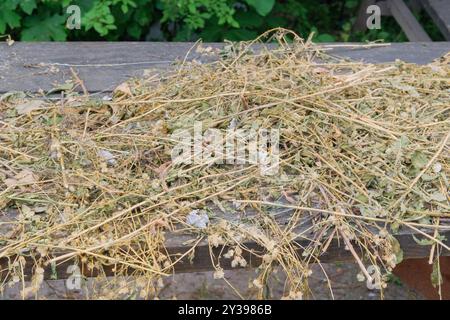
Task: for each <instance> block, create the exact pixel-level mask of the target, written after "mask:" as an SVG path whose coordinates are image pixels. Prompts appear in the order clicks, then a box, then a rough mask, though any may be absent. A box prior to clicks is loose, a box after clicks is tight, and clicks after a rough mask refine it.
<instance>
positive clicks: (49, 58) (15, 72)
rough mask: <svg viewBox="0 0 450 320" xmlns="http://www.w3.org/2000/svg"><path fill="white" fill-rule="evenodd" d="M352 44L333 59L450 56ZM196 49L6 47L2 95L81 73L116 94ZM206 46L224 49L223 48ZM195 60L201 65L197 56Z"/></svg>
mask: <svg viewBox="0 0 450 320" xmlns="http://www.w3.org/2000/svg"><path fill="white" fill-rule="evenodd" d="M351 45H352V44H349V43H346V44H339V43H336V44H333V46H334V47H333V49H332V50H330V51H329V52H330V53H333V54H336V55H339V56H341V57H348V58H351V59H356V60H362V61H365V62H369V63H380V62H389V61H394V60H395V59H400V60H404V61H406V62H412V63H418V64H425V63H428V62H431V61H432V60H433V59H436V58H438V57H440V56H442V55H444V54H446V53H447V52H449V51H450V42H429V43H392V44H391V45H387V46H376V47H371V48H367V47H364V46H358V45H357V44H355V47H352V46H351ZM192 46H193V43H157V42H120V43H117V42H116V43H113V42H102V43H99V42H89V43H86V42H70V43H57V42H49V43H21V42H16V43H15V44H14V45H13V46H10V47H9V46H8V45H7V44H6V43H0V93H4V92H8V91H29V92H37V91H38V90H39V89H42V90H44V91H49V90H51V89H52V88H53V87H54V86H55V85H56V84H62V83H64V82H65V81H67V80H70V79H72V74H71V72H70V67H72V68H73V69H75V70H76V71H77V72H78V74H79V77H80V78H81V79H82V80H83V81H84V83H85V85H86V87H87V89H88V90H89V92H91V93H96V92H111V91H112V90H113V89H114V88H115V87H116V86H117V85H118V84H120V83H122V82H124V81H125V80H127V79H128V78H130V77H135V76H142V75H143V73H144V71H145V70H148V69H155V70H159V71H163V70H167V68H169V67H170V65H171V64H172V63H173V62H174V61H176V60H181V59H183V58H184V56H185V55H186V54H187V52H188V51H189V49H190V48H191V47H192ZM204 46H212V47H215V48H222V47H223V44H218V43H212V44H211V43H205V44H204ZM189 59H200V60H203V61H205V59H204V58H202V57H200V55H199V54H197V53H196V52H195V50H192V52H191V53H190V54H189Z"/></svg>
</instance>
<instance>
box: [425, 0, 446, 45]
mask: <svg viewBox="0 0 450 320" xmlns="http://www.w3.org/2000/svg"><path fill="white" fill-rule="evenodd" d="M422 5H423V6H424V7H425V10H427V12H428V14H429V15H430V16H431V18H432V19H433V21H434V22H435V23H436V25H437V27H438V28H439V30H440V31H441V33H442V35H443V36H444V38H445V39H446V40H449V41H450V1H449V0H423V1H422Z"/></svg>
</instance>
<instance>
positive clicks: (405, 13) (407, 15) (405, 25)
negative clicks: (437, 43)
mask: <svg viewBox="0 0 450 320" xmlns="http://www.w3.org/2000/svg"><path fill="white" fill-rule="evenodd" d="M387 4H388V7H389V10H390V11H391V14H392V15H393V16H394V18H395V20H397V22H398V24H399V25H400V26H401V27H402V29H403V31H404V32H405V34H406V36H407V37H408V39H409V41H417V42H427V41H431V38H430V37H429V36H428V34H427V33H426V32H425V30H423V28H422V26H421V25H420V23H419V22H418V21H417V20H416V18H415V17H414V15H413V14H412V12H411V10H409V8H408V6H407V5H406V4H405V2H403V0H389V1H388V2H387Z"/></svg>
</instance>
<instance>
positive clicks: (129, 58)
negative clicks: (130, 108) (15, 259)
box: [0, 42, 450, 279]
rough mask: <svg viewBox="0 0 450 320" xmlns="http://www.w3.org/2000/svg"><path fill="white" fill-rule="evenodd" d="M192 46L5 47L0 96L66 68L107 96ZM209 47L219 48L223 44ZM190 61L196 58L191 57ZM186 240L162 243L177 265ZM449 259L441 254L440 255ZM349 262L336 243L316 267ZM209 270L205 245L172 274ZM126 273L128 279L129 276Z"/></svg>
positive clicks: (371, 51) (413, 50)
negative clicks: (133, 77) (128, 81)
mask: <svg viewBox="0 0 450 320" xmlns="http://www.w3.org/2000/svg"><path fill="white" fill-rule="evenodd" d="M192 45H193V44H192V43H39V44H37V43H34V44H33V43H16V44H14V45H13V46H11V47H8V46H7V45H6V44H1V45H0V92H7V91H15V90H20V91H32V92H33V91H34V92H35V91H37V90H38V89H43V90H50V89H52V87H53V86H52V85H51V82H55V83H61V82H63V81H65V80H68V79H71V77H72V75H71V72H70V69H69V68H70V67H73V68H74V69H75V70H76V71H77V72H78V73H79V76H80V78H81V79H82V80H83V81H84V82H85V85H86V87H87V88H88V90H89V91H90V92H108V91H111V90H112V89H113V88H114V87H115V86H117V84H119V83H121V82H123V81H124V80H126V79H127V78H128V77H130V76H138V75H140V74H142V72H143V70H145V69H149V68H159V69H160V70H163V69H165V68H168V66H169V65H170V64H171V63H172V62H173V61H175V60H176V59H183V58H184V57H185V55H186V53H187V52H188V50H189V49H190V48H191V47H192ZM208 45H209V44H208ZM211 45H212V46H214V47H221V46H222V44H211ZM205 46H206V45H205ZM327 48H330V46H327ZM449 51H450V42H441V43H402V44H391V45H388V46H383V47H372V48H365V47H361V46H352V45H349V44H345V45H343V44H335V45H334V48H333V49H332V50H330V52H331V53H332V54H335V55H339V56H342V57H349V58H352V59H357V60H363V61H367V62H370V63H382V62H389V61H394V60H395V59H401V60H404V61H407V62H412V63H419V64H424V63H427V62H431V61H432V60H434V59H436V58H438V57H440V56H442V55H444V54H446V53H447V52H449ZM189 57H190V58H199V57H198V54H196V53H195V52H193V53H192V54H191V55H190V56H189ZM55 64H58V65H55ZM53 68H56V69H53ZM2 214H4V212H0V215H2ZM441 235H442V236H445V237H446V239H445V240H444V241H443V242H444V243H445V244H446V245H447V246H450V229H447V230H444V231H442V232H441ZM396 237H397V239H398V241H399V242H400V244H401V247H402V249H403V250H404V254H405V258H419V257H426V256H428V255H429V250H430V247H429V246H422V245H418V244H417V243H416V241H415V240H414V238H413V236H412V233H411V232H409V231H407V230H403V231H402V232H401V233H400V234H398V235H397V236H396ZM418 237H419V238H422V237H423V236H418ZM186 240H192V235H186V234H171V235H169V236H168V237H167V242H166V246H167V251H168V253H169V254H170V255H171V256H172V258H175V259H176V257H177V256H179V255H180V254H183V253H185V252H186V251H188V250H189V249H190V248H191V246H189V245H185V244H184V243H185V241H186ZM309 242H310V240H303V239H299V240H298V245H299V248H301V247H304V246H306V245H308V244H309ZM246 246H247V247H248V248H249V249H251V250H252V251H253V252H254V253H255V254H256V255H254V254H250V253H244V258H246V260H247V261H248V262H249V266H255V265H258V263H259V262H260V260H259V258H258V257H257V255H258V253H261V252H262V248H261V247H260V246H258V245H257V244H256V243H247V244H246ZM221 250H222V248H221V247H219V248H215V249H213V253H214V255H215V256H218V253H219V252H220V251H221ZM225 250H226V249H225ZM300 251H301V249H299V254H301V252H300ZM448 253H449V252H444V254H448ZM351 258H352V256H351V254H350V252H349V251H346V250H344V245H343V243H342V241H338V240H336V241H333V242H332V243H331V244H330V246H329V247H328V249H327V252H326V253H324V254H323V255H322V256H321V261H322V262H330V261H343V260H349V259H351ZM74 262H75V261H74V260H68V261H63V262H61V263H59V264H58V265H57V268H56V273H57V276H58V278H65V277H67V276H68V274H67V267H68V266H69V265H72V264H74ZM7 264H8V261H7V260H6V259H5V258H1V259H0V279H2V278H3V277H5V276H6V275H7V272H6V271H5V268H6V266H7ZM220 265H221V267H223V268H224V269H229V268H231V265H230V261H229V260H228V259H221V261H220ZM31 266H32V263H31V261H30V263H27V268H28V269H26V270H25V272H26V273H27V274H28V275H29V274H31V273H32V270H31V269H30V268H31ZM112 268H113V266H106V267H105V271H106V272H107V273H109V274H111V273H112ZM211 269H213V265H212V263H211V253H210V250H209V246H208V244H207V242H206V241H202V242H201V243H200V244H199V245H198V246H197V247H196V250H195V257H194V259H193V260H192V261H189V259H188V258H184V259H182V260H181V261H180V262H179V263H178V264H177V265H176V267H175V271H176V272H194V271H205V270H211ZM82 270H83V273H84V274H85V275H86V276H95V272H94V273H92V272H90V271H88V270H87V268H85V266H82ZM129 271H130V273H132V270H129ZM45 272H46V273H45V275H46V278H50V276H51V274H52V272H51V268H50V266H47V268H46V271H45Z"/></svg>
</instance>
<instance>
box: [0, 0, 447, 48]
mask: <svg viewBox="0 0 450 320" xmlns="http://www.w3.org/2000/svg"><path fill="white" fill-rule="evenodd" d="M359 3H360V0H342V1H334V0H322V1H318V0H278V1H275V0H240V1H236V0H60V1H57V0H1V2H0V34H9V35H11V37H12V38H13V39H18V40H22V41H66V40H109V41H118V40H159V41H193V40H196V39H199V38H202V39H203V40H204V41H223V40H225V39H227V40H249V39H252V38H255V37H256V36H257V35H258V34H261V33H262V32H264V31H266V30H267V29H270V28H274V27H284V28H289V29H292V30H294V31H296V32H297V33H299V34H301V35H302V36H303V37H307V36H308V35H309V34H310V33H311V32H313V31H314V32H315V40H316V41H318V42H321V41H322V42H324V41H325V42H331V41H366V40H377V39H384V40H386V41H406V40H407V39H406V37H405V36H404V34H403V33H402V32H401V29H400V28H399V27H398V25H397V24H396V23H395V21H394V20H393V19H392V18H385V17H383V18H382V29H381V30H371V31H369V32H365V33H361V32H359V33H354V32H352V30H351V29H352V24H353V22H354V20H355V17H356V12H357V8H358V5H359ZM69 5H78V6H79V7H80V9H81V19H82V26H81V29H80V30H69V29H67V28H66V27H65V23H66V20H67V18H68V14H67V13H66V8H67V7H68V6H69ZM422 18H423V17H422ZM426 23H427V28H428V29H429V30H431V36H432V37H434V38H437V40H439V39H440V38H439V37H440V35H439V32H436V30H435V28H434V27H433V24H432V23H429V22H426ZM430 26H431V27H430ZM428 29H427V30H428Z"/></svg>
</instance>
